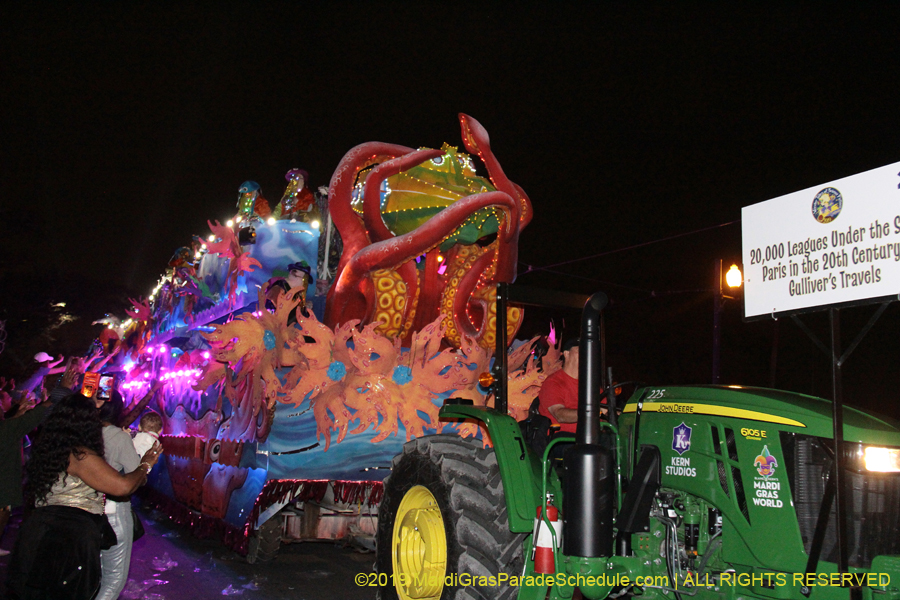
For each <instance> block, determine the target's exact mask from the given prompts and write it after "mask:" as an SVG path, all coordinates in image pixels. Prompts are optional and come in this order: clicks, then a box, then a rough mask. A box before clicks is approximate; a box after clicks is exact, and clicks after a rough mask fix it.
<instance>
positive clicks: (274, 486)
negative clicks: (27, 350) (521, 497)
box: [100, 115, 560, 560]
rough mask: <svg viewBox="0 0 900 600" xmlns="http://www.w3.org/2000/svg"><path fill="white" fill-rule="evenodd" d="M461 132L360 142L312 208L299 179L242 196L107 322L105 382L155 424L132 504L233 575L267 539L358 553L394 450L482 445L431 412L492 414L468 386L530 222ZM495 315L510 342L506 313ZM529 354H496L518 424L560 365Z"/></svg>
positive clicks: (466, 130) (474, 136)
mask: <svg viewBox="0 0 900 600" xmlns="http://www.w3.org/2000/svg"><path fill="white" fill-rule="evenodd" d="M459 121H460V125H461V129H462V141H463V144H464V147H465V150H466V151H467V152H468V154H467V153H465V152H462V151H460V150H459V149H458V148H456V147H452V146H449V145H447V144H444V145H443V147H441V148H440V149H427V148H422V149H418V150H416V149H412V148H407V147H403V146H398V145H393V144H387V143H379V142H370V143H364V144H361V145H359V146H356V147H355V148H353V149H351V150H350V151H349V152H348V153H347V154H346V155H345V156H344V158H343V159H342V160H341V162H340V164H339V165H338V167H337V169H336V170H335V172H334V174H333V176H332V178H331V183H330V187H329V188H328V194H327V200H326V198H324V197H320V198H319V199H318V200H319V202H318V204H317V203H316V198H315V197H314V196H313V194H312V193H311V192H310V191H309V190H308V189H306V187H305V176H306V174H305V173H304V172H302V171H300V170H297V169H294V170H292V171H290V172H288V174H287V179H288V186H287V189H286V190H285V193H284V196H283V197H282V199H281V201H280V202H279V203H278V204H277V205H276V206H275V207H274V208H272V207H270V206H269V203H268V202H267V201H266V200H265V199H264V198H263V196H262V193H261V190H260V189H259V186H258V185H257V184H255V183H254V182H252V181H248V182H246V183H244V184H243V185H242V186H241V187H240V190H239V199H238V207H237V214H236V215H235V216H234V218H233V219H232V220H230V221H228V222H227V223H225V224H221V223H219V222H217V221H211V222H209V227H210V230H211V233H210V234H209V235H208V237H207V238H199V237H195V238H194V240H193V242H192V244H191V246H189V247H187V246H186V247H184V248H180V249H179V250H178V251H176V253H175V255H174V256H173V258H172V260H171V261H170V263H169V265H168V270H167V271H166V274H165V275H164V276H163V277H162V278H161V280H160V282H159V284H158V286H157V288H156V289H155V290H154V292H153V294H152V295H151V296H150V297H149V298H148V299H146V300H134V301H132V302H133V309H132V310H130V311H128V315H129V319H128V320H126V321H125V322H124V323H121V322H118V321H116V320H115V319H111V320H110V322H108V324H107V325H108V328H107V329H106V330H105V331H104V332H103V334H102V335H101V336H100V342H101V343H102V346H103V352H115V358H114V360H113V361H111V364H110V365H108V366H107V368H106V369H105V370H106V371H107V372H114V371H117V372H119V373H120V374H121V377H120V385H119V390H120V391H121V393H122V394H123V396H124V399H125V402H126V405H130V406H137V407H138V408H143V406H142V404H143V405H146V406H147V407H148V408H149V409H153V410H156V411H157V412H159V413H160V414H161V415H162V418H163V422H164V428H163V435H162V438H161V439H162V443H163V446H164V448H165V457H164V460H162V461H160V465H161V466H160V467H159V469H158V472H154V474H153V475H152V476H151V488H152V492H151V493H150V495H151V496H152V500H153V501H154V502H155V503H156V504H157V505H159V506H160V507H161V508H163V509H164V510H165V511H166V512H168V513H170V514H171V515H172V516H173V518H175V519H176V520H178V521H180V522H183V523H186V524H189V525H190V526H192V527H193V528H194V529H195V531H196V532H197V533H199V534H201V535H222V536H223V538H224V539H225V541H226V543H228V544H229V545H230V546H231V547H233V548H234V549H236V550H238V551H239V552H241V553H246V554H248V558H249V559H250V560H256V559H264V558H267V557H270V556H271V555H272V554H273V552H274V550H275V549H277V546H278V544H279V543H280V541H281V538H282V537H285V538H294V539H322V538H325V539H328V538H351V537H352V538H356V539H357V541H360V543H363V544H365V543H368V542H367V540H371V539H372V536H373V534H374V531H375V517H376V516H377V506H378V503H379V500H380V497H381V493H382V483H381V481H382V480H383V479H384V477H385V476H386V475H387V473H388V472H389V469H390V465H391V459H392V457H393V456H394V455H396V454H397V453H398V452H399V451H400V450H401V448H402V445H403V444H404V443H405V442H406V441H408V440H410V439H412V438H414V437H419V436H422V435H425V434H429V433H437V432H444V433H455V434H458V435H460V436H463V437H475V438H479V439H480V441H481V443H482V444H484V445H489V444H490V439H489V438H488V436H487V434H486V432H485V431H484V430H482V429H480V428H479V426H478V424H477V423H475V422H464V421H461V422H457V423H445V422H440V421H439V420H438V410H439V407H440V405H441V403H442V401H443V400H444V399H446V398H448V397H451V396H452V397H461V398H466V399H470V400H472V401H474V403H475V404H476V405H491V403H492V396H491V394H490V389H489V388H485V387H482V385H481V383H479V377H480V376H481V375H482V374H483V373H485V372H488V371H489V370H490V365H491V362H492V359H493V354H494V348H495V341H496V334H497V332H496V330H495V329H496V321H497V315H496V312H495V311H496V302H495V294H496V289H497V286H496V284H498V283H503V282H506V283H509V282H512V281H513V280H514V279H515V276H516V262H517V244H518V238H519V234H520V232H521V231H522V229H523V228H524V227H526V226H527V225H528V223H529V221H530V220H531V216H532V209H531V203H530V201H529V199H528V196H527V195H526V194H525V192H524V191H523V190H522V188H521V187H519V186H518V185H516V184H515V183H513V182H512V181H510V180H509V179H508V178H507V177H506V174H505V173H504V172H503V169H502V168H501V166H500V163H499V162H498V160H497V159H496V158H495V156H494V154H493V153H492V152H491V148H490V143H489V138H488V135H487V132H486V131H485V129H484V128H483V127H482V126H481V125H480V124H479V123H478V122H477V121H475V120H474V119H472V118H471V117H469V116H466V115H460V117H459ZM473 157H477V158H478V159H480V161H481V163H482V165H483V167H484V169H485V170H486V175H487V176H486V177H482V176H479V175H477V174H476V167H475V163H474V162H473ZM326 202H327V204H326ZM334 229H336V232H337V234H339V236H338V235H336V234H335V233H334ZM340 243H342V244H343V250H342V252H340V253H339V256H337V255H336V254H337V253H336V252H335V249H336V248H337V247H339V244H340ZM335 259H337V260H335ZM332 260H335V262H336V264H334V263H333V262H332ZM326 292H327V295H326ZM505 317H506V318H505V322H506V324H507V325H506V334H507V337H508V339H510V340H512V339H513V338H514V336H515V333H516V331H517V329H518V327H519V326H520V324H521V321H522V317H523V312H522V309H521V308H519V307H515V306H511V307H509V308H508V309H507V312H506V315H505ZM501 321H503V319H501ZM532 341H533V340H532ZM531 347H532V346H531V344H529V343H525V344H522V345H520V346H519V347H518V349H517V350H515V351H513V352H511V353H510V354H509V355H508V356H507V364H508V366H509V373H510V375H509V380H508V393H509V402H508V406H509V413H510V414H511V415H512V416H513V417H515V418H516V419H517V420H519V419H522V418H524V417H525V416H526V414H527V411H528V408H529V406H530V405H531V403H532V401H533V399H534V398H535V397H536V396H537V392H538V390H539V388H540V385H541V383H542V381H543V380H544V379H545V378H546V377H547V376H548V375H549V374H551V373H552V372H553V371H554V370H556V369H557V368H559V366H560V364H559V352H558V349H557V348H556V347H553V346H552V345H551V347H550V349H549V352H548V353H547V355H546V356H544V357H543V364H542V369H538V367H537V365H536V360H535V357H534V356H532V352H531ZM482 383H484V382H483V381H482Z"/></svg>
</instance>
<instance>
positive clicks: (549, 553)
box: [376, 294, 900, 600]
mask: <svg viewBox="0 0 900 600" xmlns="http://www.w3.org/2000/svg"><path fill="white" fill-rule="evenodd" d="M605 305H606V297H605V296H604V295H603V294H595V295H594V296H592V297H591V298H590V300H589V301H588V302H587V304H586V305H585V308H584V312H583V315H582V324H581V327H582V334H581V348H580V352H581V360H580V373H579V407H578V425H577V433H576V435H575V437H574V439H572V438H566V437H565V436H560V437H557V438H554V439H552V440H550V442H549V445H548V446H547V448H546V450H544V451H543V452H542V453H540V452H535V450H534V449H533V448H532V447H531V445H530V444H529V443H528V442H527V441H526V436H525V435H523V431H522V428H521V427H520V424H518V423H516V422H515V421H514V420H513V419H512V418H511V417H509V416H507V415H506V410H505V409H506V406H505V397H504V396H503V394H499V395H498V397H497V403H496V404H497V407H496V409H490V408H486V407H476V406H472V405H471V404H467V403H466V401H463V400H458V401H453V400H449V401H448V402H447V403H446V404H445V405H444V407H443V408H442V409H441V417H442V418H443V419H477V420H478V421H480V422H481V423H482V424H483V425H484V426H485V428H486V429H487V431H488V432H489V434H490V440H491V443H492V447H489V448H483V447H482V443H481V442H480V441H473V440H468V439H462V438H459V437H456V436H449V435H436V436H430V437H424V438H420V439H416V440H413V441H411V442H409V443H407V444H406V446H405V447H404V449H403V452H402V454H400V455H399V456H397V457H396V458H395V459H394V463H393V470H392V472H391V474H390V476H389V478H388V479H387V480H386V482H385V493H384V499H383V502H382V504H381V507H380V510H379V524H378V536H377V543H378V554H377V562H376V568H377V570H378V581H379V583H380V584H381V586H382V587H380V588H379V597H380V598H399V599H402V600H410V599H417V600H418V599H437V598H457V599H458V598H500V599H508V598H519V599H544V598H571V597H572V596H573V594H574V593H576V589H577V590H578V592H579V593H580V594H581V595H582V596H583V597H584V598H589V599H596V598H606V597H610V598H619V597H623V596H643V597H646V598H648V599H650V598H660V599H662V598H665V599H672V600H687V599H688V598H695V597H696V598H697V599H698V600H699V599H701V598H703V599H707V598H710V599H718V598H728V599H735V600H736V599H745V598H746V599H750V598H759V599H766V600H771V599H784V600H788V599H796V600H804V599H806V598H812V599H813V600H825V599H831V598H835V599H844V598H848V597H849V598H865V599H882V598H883V599H884V600H889V599H894V598H900V428H898V424H897V423H894V422H891V421H888V420H886V419H883V418H880V417H876V416H874V415H872V414H868V413H865V412H863V411H859V410H854V409H851V408H845V409H844V410H843V416H842V419H843V426H842V428H840V431H841V432H842V435H843V441H842V442H841V443H840V444H838V447H837V448H836V447H835V443H834V439H835V435H834V433H835V431H838V429H836V428H835V427H834V418H833V414H832V405H831V403H830V402H828V401H826V400H823V399H820V398H814V397H810V396H804V395H800V394H794V393H788V392H781V391H775V390H769V389H759V388H742V387H738V386H728V387H720V386H691V387H688V386H638V387H637V389H635V391H634V393H633V394H632V395H631V397H630V399H628V401H627V402H626V403H624V405H620V406H617V400H616V397H615V394H614V393H613V392H614V390H612V389H610V388H611V386H608V388H607V389H604V387H603V386H602V385H601V376H600V368H599V359H598V357H599V353H600V343H599V337H600V332H599V329H600V327H599V322H600V319H599V317H600V314H601V311H602V310H603V308H604V307H605ZM499 308H500V307H498V311H497V312H498V315H499V314H501V310H499ZM503 312H504V313H505V310H504V311H503ZM503 329H505V328H503ZM497 330H498V332H499V331H501V326H499V325H498V327H497ZM498 343H501V341H499V340H498ZM502 343H503V344H505V340H502ZM498 356H499V354H498ZM501 379H505V377H503V378H501ZM604 396H605V397H606V400H605V401H606V403H607V404H606V405H605V407H604V406H602V405H601V399H602V398H603V397H604ZM601 408H607V409H608V415H609V419H608V420H603V419H601ZM617 413H621V414H619V415H617ZM838 439H839V440H840V439H841V435H840V434H839V435H838ZM556 455H562V456H563V459H562V460H561V461H559V460H555V459H554V458H553V457H554V456H556ZM836 465H837V467H836ZM841 523H844V526H839V524H841ZM839 566H840V567H843V568H839Z"/></svg>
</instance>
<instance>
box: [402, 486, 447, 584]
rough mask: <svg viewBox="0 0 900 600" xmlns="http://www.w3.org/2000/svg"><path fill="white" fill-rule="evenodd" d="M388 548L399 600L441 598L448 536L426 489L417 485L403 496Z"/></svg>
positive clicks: (436, 505) (437, 508)
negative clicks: (390, 550)
mask: <svg viewBox="0 0 900 600" xmlns="http://www.w3.org/2000/svg"><path fill="white" fill-rule="evenodd" d="M391 548H392V550H393V551H392V552H391V563H392V565H393V567H394V587H395V588H396V589H397V595H398V596H400V600H413V599H415V600H431V599H434V600H437V599H438V598H440V597H441V592H442V591H443V589H444V576H445V575H446V571H447V536H446V534H445V533H444V517H443V516H442V515H441V508H440V506H438V503H437V500H435V498H434V495H433V494H432V493H431V492H430V491H428V488H426V487H423V486H421V485H417V486H415V487H413V488H411V489H410V490H409V491H408V492H406V494H405V495H404V496H403V500H402V501H401V502H400V507H399V508H398V509H397V516H396V518H395V519H394V533H393V535H392V536H391Z"/></svg>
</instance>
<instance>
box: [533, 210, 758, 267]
mask: <svg viewBox="0 0 900 600" xmlns="http://www.w3.org/2000/svg"><path fill="white" fill-rule="evenodd" d="M740 222H741V220H740V219H737V220H735V221H729V222H728V223H719V224H718V225H711V226H710V227H704V228H702V229H696V230H694V231H687V232H685V233H679V234H676V235H672V236H669V237H666V238H661V239H658V240H652V241H649V242H642V243H640V244H635V245H633V246H628V247H626V248H618V249H616V250H607V251H606V252H601V253H599V254H592V255H590V256H582V257H581V258H573V259H572V260H566V261H563V262H559V263H555V264H552V265H546V266H543V267H535V266H533V265H525V266H527V267H528V270H527V271H525V272H524V273H522V275H527V274H528V273H531V272H533V271H549V270H550V269H553V268H555V267H561V266H563V265H570V264H572V263H576V262H581V261H583V260H590V259H592V258H600V257H601V256H608V255H610V254H616V253H618V252H625V251H627V250H635V249H636V248H643V247H644V246H649V245H651V244H658V243H660V242H668V241H669V240H675V239H678V238H681V237H685V236H688V235H694V234H696V233H703V232H704V231H709V230H711V229H718V228H720V227H727V226H729V225H734V224H735V223H740Z"/></svg>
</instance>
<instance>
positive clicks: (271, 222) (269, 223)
mask: <svg viewBox="0 0 900 600" xmlns="http://www.w3.org/2000/svg"><path fill="white" fill-rule="evenodd" d="M266 224H268V225H274V224H275V217H269V218H268V219H267V220H266Z"/></svg>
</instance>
